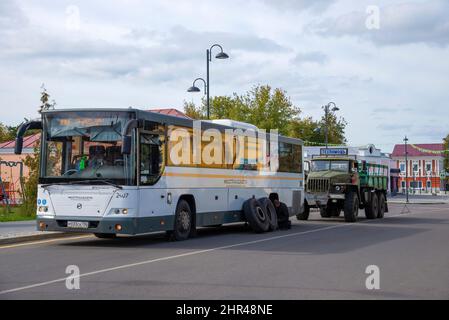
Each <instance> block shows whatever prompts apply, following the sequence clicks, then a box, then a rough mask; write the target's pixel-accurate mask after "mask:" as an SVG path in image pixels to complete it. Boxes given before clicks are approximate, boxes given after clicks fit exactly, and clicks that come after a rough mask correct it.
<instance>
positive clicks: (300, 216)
mask: <svg viewBox="0 0 449 320" xmlns="http://www.w3.org/2000/svg"><path fill="white" fill-rule="evenodd" d="M309 215H310V207H309V205H308V204H307V202H305V203H304V211H303V212H302V213H298V214H297V215H296V219H298V220H308V219H309Z"/></svg>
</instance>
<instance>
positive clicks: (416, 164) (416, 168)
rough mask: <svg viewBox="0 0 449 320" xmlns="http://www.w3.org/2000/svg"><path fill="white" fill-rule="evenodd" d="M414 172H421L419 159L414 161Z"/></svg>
mask: <svg viewBox="0 0 449 320" xmlns="http://www.w3.org/2000/svg"><path fill="white" fill-rule="evenodd" d="M413 172H414V173H418V172H419V164H418V161H413Z"/></svg>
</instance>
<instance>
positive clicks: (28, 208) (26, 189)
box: [22, 143, 40, 216]
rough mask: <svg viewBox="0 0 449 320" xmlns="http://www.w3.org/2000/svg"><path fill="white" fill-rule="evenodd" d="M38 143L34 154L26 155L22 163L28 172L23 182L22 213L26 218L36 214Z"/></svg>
mask: <svg viewBox="0 0 449 320" xmlns="http://www.w3.org/2000/svg"><path fill="white" fill-rule="evenodd" d="M39 145H40V143H37V144H36V146H35V147H34V153H33V154H32V155H27V156H26V157H25V160H24V161H23V163H24V165H25V166H27V167H28V168H29V170H30V174H29V176H28V177H27V178H26V179H25V181H24V186H23V199H24V201H23V206H22V207H23V212H24V213H25V214H26V215H28V216H33V215H35V213H36V203H37V185H38V181H39V158H40V148H39Z"/></svg>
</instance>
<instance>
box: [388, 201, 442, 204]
mask: <svg viewBox="0 0 449 320" xmlns="http://www.w3.org/2000/svg"><path fill="white" fill-rule="evenodd" d="M388 203H393V204H449V203H448V202H443V201H440V202H419V201H409V203H406V202H405V201H394V200H390V201H388Z"/></svg>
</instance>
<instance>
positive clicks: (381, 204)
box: [377, 193, 386, 219]
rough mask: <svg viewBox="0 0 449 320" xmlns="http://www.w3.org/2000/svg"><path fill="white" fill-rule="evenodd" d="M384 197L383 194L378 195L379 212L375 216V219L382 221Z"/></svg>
mask: <svg viewBox="0 0 449 320" xmlns="http://www.w3.org/2000/svg"><path fill="white" fill-rule="evenodd" d="M385 204H386V203H385V195H384V194H383V193H379V212H378V214H377V218H379V219H382V218H383V217H384V214H385V207H386V206H385Z"/></svg>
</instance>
